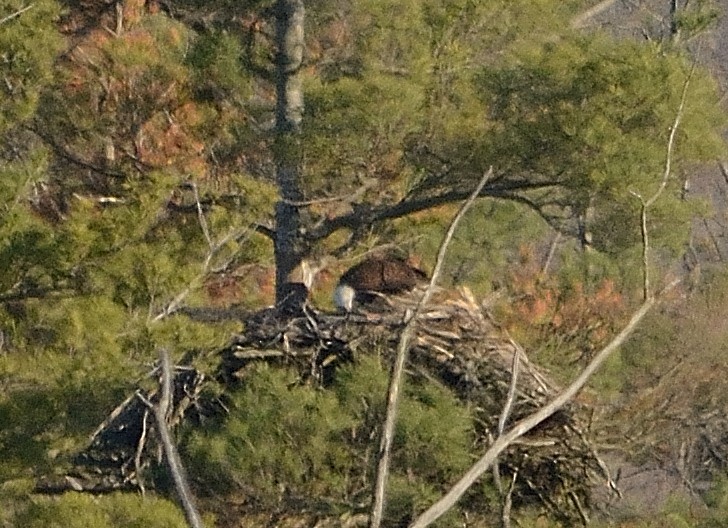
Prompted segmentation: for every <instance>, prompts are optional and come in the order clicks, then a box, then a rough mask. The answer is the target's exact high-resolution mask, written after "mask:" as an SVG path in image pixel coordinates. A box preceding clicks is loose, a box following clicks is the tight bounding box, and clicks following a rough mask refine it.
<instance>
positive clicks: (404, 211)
mask: <svg viewBox="0 0 728 528" xmlns="http://www.w3.org/2000/svg"><path fill="white" fill-rule="evenodd" d="M560 185H561V184H560V182H535V183H534V182H529V181H525V180H516V181H511V182H505V183H502V184H499V185H493V186H492V187H491V186H487V187H485V188H483V189H482V190H481V192H480V194H479V196H481V197H490V198H503V199H506V200H514V201H519V202H521V203H525V204H526V205H529V206H531V207H535V204H534V203H533V202H529V201H527V200H526V199H524V198H523V197H522V196H519V195H517V194H515V193H516V192H519V191H534V190H545V189H551V188H556V187H558V186H560ZM469 194H470V193H469V192H468V191H463V190H460V189H453V190H450V191H446V192H442V193H440V194H436V195H434V196H426V197H422V198H406V199H404V200H402V201H400V202H397V203H395V204H386V205H359V206H356V207H355V208H354V211H353V212H351V213H346V214H343V215H341V216H336V217H334V218H327V219H326V220H324V221H323V222H321V223H320V224H319V225H317V226H315V227H314V228H313V229H311V230H310V231H309V232H308V233H307V234H306V236H307V238H308V240H309V241H311V242H315V241H318V240H322V239H324V238H326V237H328V236H329V235H331V234H332V233H334V232H335V231H338V230H339V229H355V228H357V227H359V226H361V225H369V224H374V223H378V222H382V221H384V220H392V219H395V218H402V217H404V216H407V215H410V214H412V213H417V212H420V211H424V210H426V209H432V208H434V207H438V206H440V205H445V204H449V203H455V202H460V201H462V200H465V199H467V198H468V195H469Z"/></svg>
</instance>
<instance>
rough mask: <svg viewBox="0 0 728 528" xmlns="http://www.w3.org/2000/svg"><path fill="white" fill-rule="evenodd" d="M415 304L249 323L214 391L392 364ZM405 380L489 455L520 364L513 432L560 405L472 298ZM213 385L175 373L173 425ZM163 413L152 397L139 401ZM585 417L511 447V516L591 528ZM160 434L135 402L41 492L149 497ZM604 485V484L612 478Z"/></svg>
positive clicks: (196, 410)
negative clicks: (464, 424) (124, 492)
mask: <svg viewBox="0 0 728 528" xmlns="http://www.w3.org/2000/svg"><path fill="white" fill-rule="evenodd" d="M415 301H416V300H415V299H414V296H413V295H405V296H401V297H393V298H389V299H388V300H387V303H386V307H385V308H384V309H381V310H378V311H370V312H361V313H352V314H347V315H344V314H332V313H323V312H318V311H315V310H313V309H310V308H308V307H305V308H304V309H303V310H302V311H301V312H300V313H298V314H297V315H293V316H291V315H282V314H280V313H278V312H277V311H275V310H273V309H269V310H264V311H261V312H258V313H256V314H253V315H251V316H249V317H247V318H246V320H245V321H244V322H245V324H246V329H245V331H244V332H243V333H242V334H241V335H239V336H236V337H235V338H234V339H233V340H232V342H231V343H230V345H229V346H228V347H226V348H225V349H224V350H222V351H220V358H221V361H220V369H219V372H218V373H217V377H218V380H219V381H221V382H222V383H223V384H224V385H227V386H234V385H238V384H241V383H244V382H245V377H246V374H247V372H248V371H249V368H250V367H251V366H252V365H255V364H256V363H258V362H261V361H265V362H268V363H273V364H285V365H289V366H295V367H297V368H298V370H299V372H300V373H301V379H302V380H305V381H306V382H309V383H318V384H321V385H324V386H325V385H326V384H327V383H329V382H330V381H331V380H332V379H334V377H335V375H336V369H337V367H338V366H339V365H341V364H343V363H346V362H351V361H356V360H357V358H358V357H361V356H362V355H366V354H380V355H382V356H384V357H388V356H393V355H394V351H395V349H396V346H397V342H398V336H399V331H400V329H401V328H402V321H403V315H404V313H405V311H406V310H408V309H412V308H413V307H414V303H415ZM418 321H419V324H418V328H417V332H416V338H415V339H414V340H413V344H412V350H411V352H410V356H409V367H408V372H409V373H410V375H411V376H416V377H423V378H425V379H427V380H428V381H429V382H432V383H438V384H441V385H443V386H447V387H449V388H450V389H451V390H452V391H453V392H454V393H455V394H457V396H458V397H459V398H460V399H462V400H463V401H464V402H467V403H468V404H469V405H471V406H473V408H474V409H475V411H476V415H477V423H478V426H477V428H478V430H477V433H478V438H479V444H480V445H482V446H483V449H485V447H486V446H487V445H488V444H489V443H490V442H492V440H493V439H494V438H495V437H497V436H498V434H499V432H498V423H499V420H500V419H501V415H502V413H503V407H504V404H505V402H506V401H507V399H508V393H509V388H510V387H511V385H512V373H513V365H514V356H515V355H516V354H517V355H518V361H519V368H518V372H519V373H518V376H517V379H516V384H515V389H516V390H515V398H514V399H513V405H512V408H511V411H510V414H509V416H508V419H507V422H506V424H505V427H506V429H507V427H508V423H513V422H515V421H517V420H518V419H520V418H522V417H524V416H526V415H528V414H530V413H532V412H533V411H534V410H535V409H537V408H540V407H542V406H543V405H544V404H546V403H547V402H548V401H549V400H550V399H552V397H553V396H554V395H555V394H557V392H558V387H557V385H556V384H555V383H554V382H553V381H551V380H550V379H549V376H548V373H547V372H545V371H544V370H543V369H541V368H539V367H538V366H536V365H535V364H533V363H531V362H530V361H529V360H528V358H527V357H526V355H525V353H524V352H523V350H521V349H520V347H519V346H518V345H517V344H516V343H515V342H514V341H513V340H512V339H510V338H509V337H508V336H507V334H506V333H505V332H504V331H503V330H501V329H500V328H499V327H498V326H497V325H496V324H495V323H494V322H493V320H492V318H491V317H489V316H488V314H487V311H486V310H484V309H483V307H482V306H480V305H479V304H478V303H477V302H476V301H475V299H474V298H473V296H472V295H470V294H469V292H467V291H462V292H460V293H459V294H458V295H455V296H450V298H449V299H444V300H443V299H441V300H439V301H434V302H432V303H431V304H430V305H429V306H428V307H426V308H425V309H424V310H423V311H422V312H421V313H420V315H419V317H418ZM205 383H207V379H206V378H205V376H203V375H202V374H201V373H200V372H198V371H196V370H194V369H192V368H178V369H177V371H176V377H175V383H174V385H175V390H174V406H173V412H172V416H173V418H172V420H171V422H172V425H174V424H177V423H179V422H180V421H181V420H187V419H198V418H199V416H200V413H203V414H204V412H205V409H207V408H209V406H210V402H205V401H203V400H204V398H202V397H201V396H200V395H201V394H202V392H203V390H204V387H205ZM141 395H142V396H144V398H146V399H148V400H150V401H155V398H156V389H153V390H150V391H145V392H143V393H142V394H141ZM587 429H588V425H587V421H586V412H585V410H583V409H580V408H578V407H577V406H575V405H572V406H570V407H568V408H566V409H564V410H562V411H559V412H558V413H556V414H555V415H553V416H552V417H551V418H550V419H548V420H547V421H545V422H543V423H542V424H541V425H540V426H539V427H538V428H536V429H535V430H534V431H532V432H531V433H529V434H528V435H527V436H526V437H524V438H522V439H521V440H520V441H519V442H517V443H516V444H514V445H513V446H511V448H509V449H508V450H507V452H506V454H505V455H504V456H503V457H501V459H500V460H499V465H498V469H499V474H500V475H501V476H503V477H507V478H510V477H511V476H512V475H513V474H514V473H515V472H517V473H518V476H517V478H516V482H515V487H514V489H513V493H512V500H513V504H514V505H519V504H520V505H537V506H542V507H544V508H546V509H547V510H549V511H550V512H551V513H553V514H555V515H557V516H558V517H559V518H561V519H568V520H569V521H571V522H573V521H576V520H578V521H584V520H586V518H587V513H586V512H587V510H588V507H589V498H590V491H589V490H590V488H591V487H592V485H593V483H594V479H595V478H598V479H601V480H602V481H604V480H605V477H606V475H605V473H604V472H603V471H602V469H603V465H602V464H601V463H600V461H599V459H598V457H597V455H596V453H595V451H594V449H593V448H592V446H591V445H590V443H589V441H588V439H587V435H586V430H587ZM153 430H154V424H153V420H152V419H151V416H149V412H148V408H147V407H146V406H145V405H144V403H143V402H142V400H141V398H139V397H138V396H136V395H130V396H129V398H127V400H125V401H124V402H123V403H122V404H120V405H119V406H118V407H117V409H115V410H114V411H113V412H112V413H111V414H110V415H109V417H108V418H107V420H106V421H105V422H104V423H103V424H101V426H100V427H99V428H98V430H97V431H96V433H95V434H94V436H93V438H92V439H91V442H90V444H89V446H88V447H87V448H86V449H85V450H84V451H83V452H82V453H80V454H79V456H78V457H77V458H76V460H75V462H76V464H77V467H76V468H75V469H74V471H73V472H71V473H69V474H68V475H65V476H64V477H62V478H61V479H58V478H56V479H52V480H45V481H42V482H41V483H39V489H40V490H41V491H47V492H54V491H55V492H58V491H64V490H67V489H76V490H85V491H93V492H99V491H110V490H113V489H133V488H139V487H140V486H142V485H143V481H142V479H141V478H139V476H140V475H139V474H140V472H142V471H143V469H144V468H145V467H147V466H148V465H150V464H152V463H154V461H155V460H156V459H157V458H158V456H159V453H158V447H157V442H156V440H155V439H154V437H155V434H154V432H153ZM607 478H608V477H607Z"/></svg>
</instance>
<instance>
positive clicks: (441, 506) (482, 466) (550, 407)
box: [410, 279, 680, 528]
mask: <svg viewBox="0 0 728 528" xmlns="http://www.w3.org/2000/svg"><path fill="white" fill-rule="evenodd" d="M679 283H680V280H679V279H676V280H674V281H672V282H671V283H670V284H668V285H667V286H666V287H665V289H664V290H663V291H662V294H663V295H664V294H665V293H667V292H669V291H670V290H672V289H673V288H675V286H677V285H678V284H679ZM658 298H659V296H658V297H655V296H652V297H650V298H648V299H646V300H645V301H644V302H643V303H642V305H641V306H640V307H639V309H638V310H637V311H636V312H635V313H634V314H633V315H632V318H631V319H630V320H629V322H628V323H627V324H626V325H625V327H624V328H623V329H622V331H621V332H620V333H619V334H617V336H615V337H614V339H612V341H611V342H610V343H609V344H607V346H605V347H604V348H603V349H601V350H600V351H599V352H598V353H597V354H596V355H595V356H594V359H593V360H592V361H591V363H589V364H588V365H587V366H586V367H585V368H584V370H583V371H582V373H581V374H580V375H579V376H578V377H577V378H576V379H575V380H574V381H573V382H572V383H571V384H570V385H569V386H568V387H567V388H566V389H564V390H563V391H562V392H561V393H560V394H558V395H557V396H556V397H555V398H554V399H553V400H552V401H551V402H550V403H548V404H547V405H545V406H544V407H542V408H540V409H539V410H538V411H536V412H534V413H532V414H530V415H529V416H527V417H525V418H523V419H522V420H520V421H519V422H517V423H516V424H515V425H513V427H512V428H511V429H510V430H509V431H507V432H506V433H504V434H503V435H501V436H499V437H498V438H497V439H496V441H495V442H494V443H493V445H491V446H490V448H489V449H488V451H486V453H485V454H484V455H483V456H482V457H481V458H480V460H478V461H477V462H476V463H475V464H474V465H473V466H472V467H471V468H470V469H469V470H468V471H467V472H466V473H465V475H463V476H462V477H461V478H460V480H459V481H458V482H457V483H455V485H454V486H453V487H452V488H451V489H450V491H448V492H447V493H446V494H445V495H444V496H443V497H442V498H441V499H440V500H438V501H437V502H436V503H435V504H433V505H432V506H431V507H430V508H429V509H428V510H427V511H425V512H424V513H422V514H421V515H420V516H419V517H418V518H417V519H415V521H414V522H413V523H412V524H411V525H410V528H425V527H426V526H429V525H430V524H431V523H433V522H434V521H435V520H437V519H438V518H440V516H442V515H443V514H444V513H445V512H447V511H448V510H449V509H450V508H452V506H453V505H454V504H455V503H456V502H457V501H458V500H459V499H460V497H462V495H463V494H464V493H465V492H466V491H467V490H468V488H469V487H470V486H472V485H473V483H474V482H475V481H476V480H478V479H479V478H480V476H481V475H482V474H483V473H484V472H485V471H487V470H488V468H489V467H490V466H491V464H492V463H493V461H494V460H496V459H497V458H498V455H500V454H501V453H502V452H503V451H504V450H505V449H506V448H507V447H508V446H509V445H511V444H512V443H513V442H514V441H515V440H517V439H518V438H520V437H521V436H523V435H525V434H526V433H527V432H528V431H530V430H531V429H533V428H534V427H536V426H537V425H538V424H540V423H541V422H543V421H544V420H546V419H547V418H548V417H549V416H551V415H553V414H554V413H555V412H556V411H558V410H559V409H561V408H562V407H563V406H564V405H566V403H567V402H569V401H570V400H571V399H572V398H573V397H574V396H576V394H577V393H578V392H579V391H580V390H581V389H582V388H583V387H584V385H586V383H587V381H589V379H590V378H591V376H592V375H593V374H594V373H595V372H596V371H597V369H599V367H601V366H602V364H603V363H604V362H605V361H606V360H607V358H608V357H609V356H611V355H612V353H613V352H614V351H615V350H617V349H618V348H619V347H620V346H621V345H622V343H624V342H625V341H626V340H627V338H628V337H629V336H630V335H631V334H632V332H634V330H635V328H636V327H637V325H638V324H639V323H640V321H641V320H642V319H643V318H644V317H645V315H647V313H648V312H649V311H650V309H651V308H652V307H653V306H654V305H655V303H656V302H657V299H658Z"/></svg>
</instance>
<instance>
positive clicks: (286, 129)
mask: <svg viewBox="0 0 728 528" xmlns="http://www.w3.org/2000/svg"><path fill="white" fill-rule="evenodd" d="M304 14H305V10H304V6H303V0H278V1H277V2H276V5H275V16H276V46H277V54H276V64H275V67H276V101H277V102H276V142H275V153H274V155H275V162H276V180H277V183H278V188H279V192H280V201H279V202H278V203H277V204H276V233H275V265H276V302H277V303H278V302H280V301H282V300H283V295H284V291H285V289H284V285H285V283H286V282H287V280H288V276H289V275H290V273H291V272H292V271H293V269H294V268H295V267H296V265H297V264H298V263H299V261H300V260H301V258H302V255H303V254H304V252H305V248H304V247H302V246H303V244H302V237H301V236H300V223H301V219H300V215H299V211H298V206H297V203H298V202H300V201H301V200H302V199H303V193H302V192H301V152H300V151H301V145H300V137H299V131H300V127H301V120H302V117H303V90H302V87H301V64H302V62H303V48H304V40H303V22H304Z"/></svg>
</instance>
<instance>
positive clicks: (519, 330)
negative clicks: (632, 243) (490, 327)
mask: <svg viewBox="0 0 728 528" xmlns="http://www.w3.org/2000/svg"><path fill="white" fill-rule="evenodd" d="M519 257H520V258H519V262H518V265H517V266H515V267H514V269H513V270H512V271H511V274H510V281H509V290H510V296H509V302H508V303H507V306H506V307H505V308H504V310H505V314H504V315H505V319H506V325H507V327H508V329H509V330H510V331H511V332H513V333H514V334H515V335H518V336H522V337H523V338H525V339H526V340H528V341H532V342H533V343H539V344H542V343H544V342H552V341H554V340H555V341H556V342H558V343H562V344H570V345H572V347H573V348H576V349H578V350H579V351H580V353H581V355H582V356H586V357H588V356H589V354H590V352H591V351H592V350H594V349H596V348H598V347H600V346H603V345H604V344H605V343H606V341H607V340H608V339H609V338H610V337H611V336H612V335H613V334H614V331H615V330H616V328H617V325H618V324H619V323H620V321H621V319H622V317H623V316H624V315H625V310H626V302H625V298H624V296H623V294H622V293H620V292H619V291H617V289H616V286H615V283H614V281H613V280H611V279H602V280H601V281H600V282H599V283H597V284H594V285H589V286H587V285H585V284H584V282H582V281H569V282H566V281H560V280H558V278H556V277H553V276H544V274H543V272H542V270H541V265H540V263H539V262H538V261H537V259H536V258H535V255H534V251H533V248H531V247H522V248H521V249H520V254H519Z"/></svg>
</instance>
